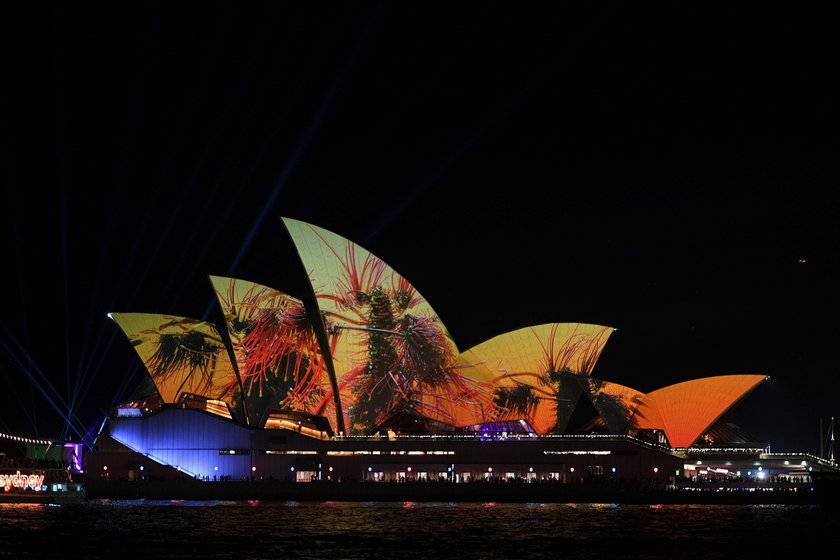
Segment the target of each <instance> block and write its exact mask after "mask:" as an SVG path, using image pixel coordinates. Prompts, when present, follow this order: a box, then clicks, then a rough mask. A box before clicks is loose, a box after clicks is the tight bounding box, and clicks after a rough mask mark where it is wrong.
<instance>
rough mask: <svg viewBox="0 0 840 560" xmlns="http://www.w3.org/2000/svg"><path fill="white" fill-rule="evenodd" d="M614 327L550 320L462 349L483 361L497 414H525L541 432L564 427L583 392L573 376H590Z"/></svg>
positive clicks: (469, 358) (468, 359) (469, 359)
mask: <svg viewBox="0 0 840 560" xmlns="http://www.w3.org/2000/svg"><path fill="white" fill-rule="evenodd" d="M612 331H613V329H612V328H610V327H602V326H599V325H586V324H581V323H548V324H544V325H537V326H534V327H527V328H523V329H518V330H515V331H511V332H508V333H504V334H501V335H499V336H497V337H495V338H491V339H490V340H488V341H486V342H483V343H481V344H478V345H477V346H474V347H472V348H470V349H469V350H467V351H465V352H463V353H462V354H461V357H460V361H461V363H464V364H470V363H473V364H476V363H480V364H484V365H485V369H483V370H482V371H483V375H484V376H490V381H491V382H492V383H493V385H494V388H495V404H496V406H497V407H498V408H499V410H498V411H496V412H495V414H496V416H497V418H496V419H519V418H521V419H525V420H527V421H528V422H529V423H530V424H531V426H533V427H534V429H535V430H537V432H539V433H542V434H544V433H548V432H554V433H563V432H564V431H565V429H566V425H567V424H568V421H569V417H570V416H571V413H572V411H573V410H574V407H575V405H576V404H577V400H578V399H579V397H580V394H581V388H580V385H579V384H578V383H577V382H576V381H575V379H574V378H573V377H570V376H588V375H589V374H590V373H591V372H592V369H593V368H594V367H595V363H596V362H597V361H598V357H599V356H600V355H601V351H602V350H603V348H604V345H605V344H606V342H607V339H608V338H609V336H610V334H611V333H612Z"/></svg>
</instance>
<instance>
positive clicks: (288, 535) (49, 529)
mask: <svg viewBox="0 0 840 560" xmlns="http://www.w3.org/2000/svg"><path fill="white" fill-rule="evenodd" d="M838 544H840V516H838V515H836V512H834V511H832V510H827V509H826V508H824V507H822V506H804V505H803V506H791V505H764V506H756V505H751V506H744V505H725V506H724V505H619V504H542V503H528V504H496V503H420V502H418V503H412V502H403V503H388V502H368V503H363V502H257V501H254V502H199V501H143V500H137V501H118V500H88V501H86V502H84V503H82V504H68V505H49V504H0V558H4V559H5V558H9V559H11V558H15V559H18V558H20V559H27V558H67V559H75V558H79V559H81V558H85V559H88V558H103V559H105V558H107V559H109V560H111V559H113V558H154V559H167V558H179V559H181V558H216V559H228V558H230V559H233V558H236V559H251V558H253V559H262V558H266V559H268V558H272V559H274V558H304V559H313V560H314V559H329V560H339V559H342V558H400V559H403V560H408V559H414V558H416V559H424V560H428V559H429V558H457V559H463V558H490V559H493V558H499V559H501V558H572V559H575V558H580V559H589V558H606V557H609V558H611V559H617V558H652V559H659V558H661V559H666V558H667V559H671V558H675V557H679V556H683V557H687V558H704V559H714V558H741V559H743V558H774V557H780V556H781V555H783V554H784V555H787V553H795V554H813V553H816V552H817V551H822V549H823V548H824V547H828V550H829V555H833V554H835V553H836V552H837V548H838Z"/></svg>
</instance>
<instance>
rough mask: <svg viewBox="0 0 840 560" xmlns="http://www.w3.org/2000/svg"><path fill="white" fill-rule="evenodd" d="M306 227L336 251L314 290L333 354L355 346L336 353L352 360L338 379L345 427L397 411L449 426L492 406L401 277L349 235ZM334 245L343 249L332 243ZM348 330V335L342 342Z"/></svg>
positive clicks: (364, 427)
mask: <svg viewBox="0 0 840 560" xmlns="http://www.w3.org/2000/svg"><path fill="white" fill-rule="evenodd" d="M307 225H308V224H307ZM310 227H311V226H310ZM311 231H312V232H314V233H315V235H316V236H317V238H318V239H319V240H320V242H321V243H322V244H323V245H322V246H323V247H324V248H326V250H327V251H326V252H327V253H329V254H331V255H332V256H333V257H334V259H335V265H336V266H337V268H338V272H339V275H338V278H337V280H336V281H335V282H334V283H333V289H332V290H329V291H328V290H324V289H321V290H316V296H317V298H318V300H319V304H320V305H321V308H322V309H325V310H327V311H326V312H325V314H324V320H325V327H326V329H327V331H328V332H329V333H330V334H331V335H332V336H333V337H334V341H335V344H334V345H333V353H334V354H335V348H336V345H339V346H340V345H341V344H345V345H346V344H347V342H350V344H352V347H353V349H352V351H351V352H346V351H345V352H344V356H339V358H346V357H347V354H350V355H351V356H350V358H351V360H352V364H350V367H348V368H347V369H346V372H345V373H344V374H343V375H342V376H341V380H340V383H339V390H340V391H341V392H342V393H343V394H344V395H346V397H347V398H344V397H343V399H342V400H343V401H344V402H345V403H346V406H347V415H348V418H349V420H350V422H349V431H350V432H351V433H365V432H368V431H369V430H371V429H372V428H374V427H376V426H378V425H379V424H380V423H382V422H383V421H384V420H385V419H387V418H388V417H389V416H391V415H392V414H394V413H396V412H400V411H405V412H412V413H416V414H422V415H426V416H431V417H433V418H437V419H440V420H443V421H445V422H450V423H453V424H455V423H457V422H458V418H459V417H460V416H463V415H464V414H468V415H469V416H470V417H471V418H472V417H475V415H476V411H480V410H486V411H488V412H489V411H492V410H494V409H495V408H496V406H495V404H494V403H493V395H492V385H490V384H489V383H483V382H480V381H477V380H475V379H472V378H470V377H468V376H466V375H463V374H462V373H461V370H463V369H464V368H466V367H469V366H467V365H463V364H458V363H457V362H456V357H457V349H456V348H455V345H454V343H452V341H451V340H450V339H449V338H448V337H447V334H446V331H445V330H444V328H443V326H442V325H441V323H440V321H439V320H438V318H437V315H435V314H434V312H433V311H432V310H431V308H430V307H429V306H428V304H426V301H425V299H423V297H422V296H420V295H419V294H418V293H417V291H416V290H415V289H414V287H413V286H412V285H411V284H410V283H409V282H408V281H407V280H406V279H405V278H403V277H402V276H400V275H399V274H397V273H396V272H395V271H394V270H392V269H391V268H390V267H388V265H387V264H386V263H385V262H384V261H382V260H381V259H379V258H378V257H376V256H375V255H373V254H371V253H368V252H367V251H364V250H362V251H363V254H364V256H362V255H360V254H357V245H356V244H355V243H353V242H352V241H349V240H345V239H339V240H338V241H337V242H336V240H335V239H334V240H333V241H332V242H331V241H330V240H328V239H327V238H326V237H325V235H322V233H321V232H319V231H318V230H316V229H314V228H313V229H312V230H311ZM335 237H338V236H335ZM339 243H340V244H341V245H343V250H342V251H339V250H338V249H336V245H338V244H339ZM341 245H339V247H340V246H341ZM362 251H360V253H361V252H362ZM313 284H314V282H313ZM353 332H355V333H357V334H356V335H355V336H352V335H350V333H353ZM348 335H349V336H351V337H352V340H350V341H344V342H342V341H341V339H342V338H344V337H347V336H348ZM339 354H341V352H339ZM337 359H338V358H337ZM339 361H340V360H339ZM347 361H350V360H347V359H345V362H347ZM327 400H328V399H327Z"/></svg>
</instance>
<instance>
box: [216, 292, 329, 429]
mask: <svg viewBox="0 0 840 560" xmlns="http://www.w3.org/2000/svg"><path fill="white" fill-rule="evenodd" d="M211 282H212V283H213V287H214V289H215V290H216V295H217V296H218V298H219V305H220V306H221V308H222V312H223V314H224V318H225V324H226V325H227V330H228V333H229V335H230V340H231V345H232V349H233V353H234V356H235V359H236V364H237V367H238V370H239V376H240V378H241V380H242V392H241V399H243V400H244V401H245V407H246V409H247V410H248V415H249V418H250V420H251V423H252V424H256V425H261V424H262V423H263V422H264V420H265V416H266V414H267V413H268V412H269V411H270V410H271V409H273V408H278V409H284V410H296V411H304V412H313V411H315V410H317V409H318V408H319V405H320V403H321V402H322V401H323V400H324V399H325V398H326V390H325V389H324V384H325V383H327V380H326V374H325V368H324V363H323V358H322V356H321V352H320V347H319V345H318V340H317V338H316V336H315V331H314V330H313V328H312V324H311V322H310V319H309V316H308V313H307V311H306V309H305V307H304V305H303V303H302V302H301V301H300V300H298V299H295V298H293V297H291V296H288V295H286V294H284V293H282V292H279V291H277V290H274V289H272V288H269V287H267V286H261V285H259V284H255V283H253V282H248V281H245V280H237V279H234V278H220V277H211ZM237 405H239V403H238V402H237Z"/></svg>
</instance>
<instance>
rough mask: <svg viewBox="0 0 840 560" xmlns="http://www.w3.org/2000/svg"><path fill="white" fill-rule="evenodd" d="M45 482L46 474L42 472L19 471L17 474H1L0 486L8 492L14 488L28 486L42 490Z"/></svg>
mask: <svg viewBox="0 0 840 560" xmlns="http://www.w3.org/2000/svg"><path fill="white" fill-rule="evenodd" d="M42 484H44V475H42V474H28V475H27V474H20V471H18V472H17V473H15V474H0V486H1V487H3V488H4V489H5V490H6V492H8V491H9V490H11V489H12V488H26V487H27V486H28V487H30V488H32V489H33V490H40V489H41V485H42Z"/></svg>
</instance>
